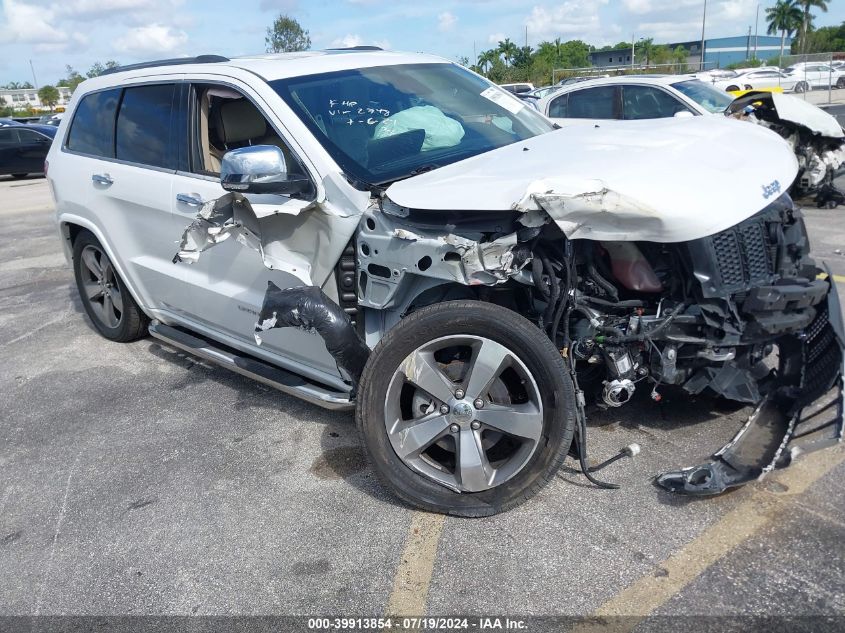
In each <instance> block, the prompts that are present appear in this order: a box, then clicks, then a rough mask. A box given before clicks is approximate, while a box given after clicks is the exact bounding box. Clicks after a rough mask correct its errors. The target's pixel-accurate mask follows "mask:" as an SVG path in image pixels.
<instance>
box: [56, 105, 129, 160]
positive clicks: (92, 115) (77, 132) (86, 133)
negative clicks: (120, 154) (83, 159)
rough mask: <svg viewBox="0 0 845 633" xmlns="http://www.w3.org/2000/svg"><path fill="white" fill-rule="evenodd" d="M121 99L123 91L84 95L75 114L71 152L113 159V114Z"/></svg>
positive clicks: (71, 130) (69, 134) (68, 144)
mask: <svg viewBox="0 0 845 633" xmlns="http://www.w3.org/2000/svg"><path fill="white" fill-rule="evenodd" d="M119 99H120V89H115V90H104V91H102V92H93V93H91V94H89V95H85V96H84V97H83V98H82V101H80V102H79V105H78V106H77V108H76V112H74V113H73V121H71V124H70V132H68V138H67V147H68V149H70V150H73V151H74V152H82V153H83V154H92V155H94V156H102V157H104V158H114V115H115V112H116V111H117V103H118V101H119Z"/></svg>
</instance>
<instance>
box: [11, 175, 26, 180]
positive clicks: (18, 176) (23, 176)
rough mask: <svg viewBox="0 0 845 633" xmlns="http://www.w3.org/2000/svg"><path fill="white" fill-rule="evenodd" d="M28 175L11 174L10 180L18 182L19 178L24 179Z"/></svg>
mask: <svg viewBox="0 0 845 633" xmlns="http://www.w3.org/2000/svg"><path fill="white" fill-rule="evenodd" d="M27 176H29V174H12V178H17V179H18V180H20V179H21V178H26V177H27Z"/></svg>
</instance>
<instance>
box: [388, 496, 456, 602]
mask: <svg viewBox="0 0 845 633" xmlns="http://www.w3.org/2000/svg"><path fill="white" fill-rule="evenodd" d="M445 520H446V517H445V516H443V515H442V514H429V513H428V512H414V514H413V516H412V517H411V526H410V527H409V528H408V536H407V537H406V540H405V548H404V550H403V551H402V558H401V559H400V560H399V567H398V568H397V569H396V576H395V577H394V579H393V591H392V593H391V594H390V598H389V599H388V601H387V615H389V616H420V615H425V603H426V598H428V587H429V585H430V584H431V576H432V574H433V572H434V558H435V556H436V555H437V545H438V543H439V542H440V535H441V534H442V532H443V523H444V521H445Z"/></svg>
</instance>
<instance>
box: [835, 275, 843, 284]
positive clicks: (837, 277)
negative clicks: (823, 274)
mask: <svg viewBox="0 0 845 633" xmlns="http://www.w3.org/2000/svg"><path fill="white" fill-rule="evenodd" d="M833 281H835V282H836V283H838V284H845V276H843V275H834V276H833Z"/></svg>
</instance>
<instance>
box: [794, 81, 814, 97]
mask: <svg viewBox="0 0 845 633" xmlns="http://www.w3.org/2000/svg"><path fill="white" fill-rule="evenodd" d="M809 89H810V86H809V84H808V83H807V82H806V81H799V82H798V83H797V84H795V92H797V93H798V94H802V93H804V92H807V90H809Z"/></svg>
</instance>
